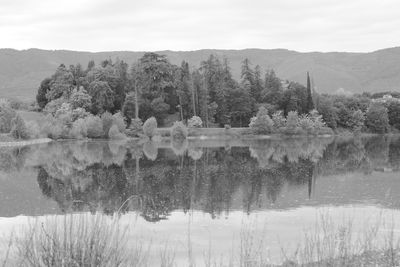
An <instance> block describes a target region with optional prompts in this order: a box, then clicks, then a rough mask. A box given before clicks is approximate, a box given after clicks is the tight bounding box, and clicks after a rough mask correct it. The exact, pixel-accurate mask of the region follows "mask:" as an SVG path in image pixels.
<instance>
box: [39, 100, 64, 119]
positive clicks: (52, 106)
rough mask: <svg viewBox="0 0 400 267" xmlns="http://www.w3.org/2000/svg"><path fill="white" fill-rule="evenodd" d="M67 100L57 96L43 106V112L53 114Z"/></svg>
mask: <svg viewBox="0 0 400 267" xmlns="http://www.w3.org/2000/svg"><path fill="white" fill-rule="evenodd" d="M66 102H67V101H66V100H65V99H64V98H62V97H61V98H57V99H55V100H53V101H50V102H49V103H48V104H47V105H46V106H45V108H44V110H43V111H44V112H45V113H48V114H51V115H53V116H54V115H55V114H56V112H57V110H59V109H60V108H61V106H62V105H63V104H64V103H66Z"/></svg>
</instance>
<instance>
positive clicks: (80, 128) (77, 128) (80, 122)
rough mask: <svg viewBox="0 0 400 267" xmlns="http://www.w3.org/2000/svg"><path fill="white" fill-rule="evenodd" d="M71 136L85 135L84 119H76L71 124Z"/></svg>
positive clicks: (79, 136) (80, 137) (79, 137)
mask: <svg viewBox="0 0 400 267" xmlns="http://www.w3.org/2000/svg"><path fill="white" fill-rule="evenodd" d="M71 137H73V138H76V139H82V138H86V137H87V127H86V122H85V119H82V118H81V119H77V120H76V121H74V123H73V124H72V129H71Z"/></svg>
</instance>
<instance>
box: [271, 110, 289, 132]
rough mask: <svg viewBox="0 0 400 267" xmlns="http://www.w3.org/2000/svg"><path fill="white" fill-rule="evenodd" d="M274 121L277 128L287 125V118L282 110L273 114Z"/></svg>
mask: <svg viewBox="0 0 400 267" xmlns="http://www.w3.org/2000/svg"><path fill="white" fill-rule="evenodd" d="M272 121H273V122H274V127H275V128H276V129H279V128H282V127H285V125H286V118H285V117H284V116H283V112H282V111H281V110H279V111H276V112H275V113H274V114H272Z"/></svg>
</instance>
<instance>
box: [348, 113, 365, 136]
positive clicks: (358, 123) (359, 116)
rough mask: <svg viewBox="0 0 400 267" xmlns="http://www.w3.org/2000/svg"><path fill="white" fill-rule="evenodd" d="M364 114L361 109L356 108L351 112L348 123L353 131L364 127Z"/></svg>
mask: <svg viewBox="0 0 400 267" xmlns="http://www.w3.org/2000/svg"><path fill="white" fill-rule="evenodd" d="M364 123H365V114H364V112H362V111H361V110H359V109H358V110H356V111H354V112H353V113H352V114H351V117H350V121H349V125H350V128H351V129H352V130H353V131H354V132H357V133H358V132H361V129H362V128H363V127H364Z"/></svg>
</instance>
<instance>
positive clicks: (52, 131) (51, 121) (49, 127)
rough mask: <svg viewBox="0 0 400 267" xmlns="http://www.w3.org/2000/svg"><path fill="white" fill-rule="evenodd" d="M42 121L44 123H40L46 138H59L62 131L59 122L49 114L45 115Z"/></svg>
mask: <svg viewBox="0 0 400 267" xmlns="http://www.w3.org/2000/svg"><path fill="white" fill-rule="evenodd" d="M44 121H45V123H44V124H43V125H42V129H43V130H42V132H43V133H44V134H45V135H46V136H47V137H48V138H51V139H54V140H56V139H59V138H61V136H62V132H63V127H62V125H61V123H60V122H59V121H58V120H57V119H55V118H54V117H53V116H52V115H50V114H49V115H47V116H46V119H45V120H44Z"/></svg>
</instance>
